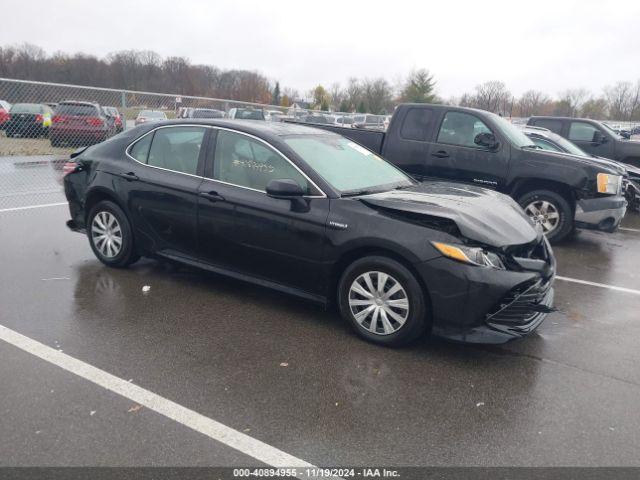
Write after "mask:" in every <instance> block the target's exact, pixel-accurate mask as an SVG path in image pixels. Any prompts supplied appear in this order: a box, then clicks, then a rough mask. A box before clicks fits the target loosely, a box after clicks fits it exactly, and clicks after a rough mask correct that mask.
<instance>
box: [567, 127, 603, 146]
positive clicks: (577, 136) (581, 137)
mask: <svg viewBox="0 0 640 480" xmlns="http://www.w3.org/2000/svg"><path fill="white" fill-rule="evenodd" d="M597 131H598V129H597V128H596V127H594V126H593V125H591V124H589V123H585V122H571V128H569V140H577V141H582V142H592V141H593V136H594V134H595V133H596V132H597Z"/></svg>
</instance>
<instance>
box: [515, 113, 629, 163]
mask: <svg viewBox="0 0 640 480" xmlns="http://www.w3.org/2000/svg"><path fill="white" fill-rule="evenodd" d="M527 125H533V126H535V127H544V128H548V129H549V130H551V131H552V132H555V133H557V134H558V135H562V136H563V137H564V138H566V139H568V140H571V141H572V142H573V143H575V144H576V145H577V146H578V147H580V148H581V149H582V150H584V151H585V152H587V153H590V154H592V155H596V156H598V157H604V158H610V159H611V160H618V161H620V162H624V163H629V164H631V165H634V166H636V167H640V142H636V141H633V140H629V139H627V138H625V137H623V136H621V135H620V134H618V133H616V132H615V131H614V130H612V129H611V127H609V126H607V125H606V124H604V123H602V122H598V121H597V120H591V119H590V118H571V117H531V118H529V121H528V122H527Z"/></svg>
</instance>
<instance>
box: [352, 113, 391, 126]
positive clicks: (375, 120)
mask: <svg viewBox="0 0 640 480" xmlns="http://www.w3.org/2000/svg"><path fill="white" fill-rule="evenodd" d="M353 127H354V128H385V117H384V116H382V115H356V116H355V117H354V119H353Z"/></svg>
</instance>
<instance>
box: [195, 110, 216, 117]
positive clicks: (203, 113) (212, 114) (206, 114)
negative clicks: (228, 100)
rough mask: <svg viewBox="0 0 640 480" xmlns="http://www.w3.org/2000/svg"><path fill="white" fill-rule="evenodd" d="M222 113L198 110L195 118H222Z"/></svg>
mask: <svg viewBox="0 0 640 480" xmlns="http://www.w3.org/2000/svg"><path fill="white" fill-rule="evenodd" d="M222 117H223V115H222V112H220V111H218V110H196V111H194V112H193V118H222Z"/></svg>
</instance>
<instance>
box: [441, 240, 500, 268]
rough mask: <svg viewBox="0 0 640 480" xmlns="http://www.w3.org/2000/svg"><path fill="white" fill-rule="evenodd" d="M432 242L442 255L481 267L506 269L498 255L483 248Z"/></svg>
mask: <svg viewBox="0 0 640 480" xmlns="http://www.w3.org/2000/svg"><path fill="white" fill-rule="evenodd" d="M431 244H432V245H433V246H434V247H435V248H436V250H438V251H439V252H440V253H441V254H442V255H444V256H445V257H448V258H451V259H453V260H457V261H459V262H463V263H468V264H470V265H478V266H481V267H489V268H497V269H499V270H504V269H505V266H504V264H503V263H502V260H500V257H499V256H498V255H496V254H495V253H493V252H489V251H487V250H484V249H483V248H480V247H468V246H467V245H459V244H456V245H453V244H450V243H442V242H431Z"/></svg>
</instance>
